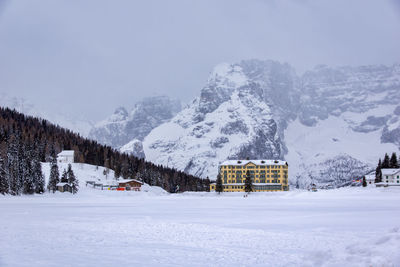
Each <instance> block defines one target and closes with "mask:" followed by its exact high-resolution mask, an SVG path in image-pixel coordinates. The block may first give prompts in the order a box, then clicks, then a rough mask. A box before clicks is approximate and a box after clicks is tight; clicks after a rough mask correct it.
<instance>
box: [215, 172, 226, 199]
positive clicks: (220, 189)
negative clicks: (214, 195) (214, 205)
mask: <svg viewBox="0 0 400 267" xmlns="http://www.w3.org/2000/svg"><path fill="white" fill-rule="evenodd" d="M223 191H224V188H223V185H222V177H221V174H218V176H217V182H216V185H215V192H218V194H220V193H221V192H223Z"/></svg>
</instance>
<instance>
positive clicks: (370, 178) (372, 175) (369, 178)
mask: <svg viewBox="0 0 400 267" xmlns="http://www.w3.org/2000/svg"><path fill="white" fill-rule="evenodd" d="M365 179H366V180H375V174H367V175H365Z"/></svg>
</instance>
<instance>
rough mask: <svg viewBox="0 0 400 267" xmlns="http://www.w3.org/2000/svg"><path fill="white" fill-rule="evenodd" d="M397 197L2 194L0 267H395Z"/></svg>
mask: <svg viewBox="0 0 400 267" xmlns="http://www.w3.org/2000/svg"><path fill="white" fill-rule="evenodd" d="M121 193H122V194H121ZM399 200H400V188H374V187H367V188H342V189H337V190H330V191H318V192H316V193H312V192H307V191H289V192H279V193H253V194H250V196H249V197H248V198H243V194H242V193H225V194H223V195H220V196H218V195H216V194H215V193H184V194H177V195H170V194H156V193H154V192H152V193H146V192H115V191H114V192H112V191H96V190H84V191H83V192H80V193H78V194H77V195H71V194H62V193H56V194H45V195H42V196H40V195H35V196H22V197H11V196H1V197H0V214H1V216H2V220H0V229H1V230H2V231H1V232H2V236H1V238H0V266H111V265H114V266H399V265H400V256H399V253H398V248H399V247H400V230H399V227H400V206H399V204H398V203H399Z"/></svg>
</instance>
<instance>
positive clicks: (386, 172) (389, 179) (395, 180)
mask: <svg viewBox="0 0 400 267" xmlns="http://www.w3.org/2000/svg"><path fill="white" fill-rule="evenodd" d="M381 171H382V182H380V183H377V184H376V186H396V185H397V186H400V169H381Z"/></svg>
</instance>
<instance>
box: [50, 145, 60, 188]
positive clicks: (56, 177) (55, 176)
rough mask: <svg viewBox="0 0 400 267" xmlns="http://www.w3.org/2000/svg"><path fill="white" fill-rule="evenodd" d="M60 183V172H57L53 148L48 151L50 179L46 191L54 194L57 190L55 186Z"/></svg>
mask: <svg viewBox="0 0 400 267" xmlns="http://www.w3.org/2000/svg"><path fill="white" fill-rule="evenodd" d="M59 182H60V172H59V171H58V165H57V156H56V151H55V150H54V147H53V146H52V147H51V149H50V177H49V184H48V185H47V189H48V190H49V191H50V192H53V193H54V192H55V191H56V190H57V184H58V183H59Z"/></svg>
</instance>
